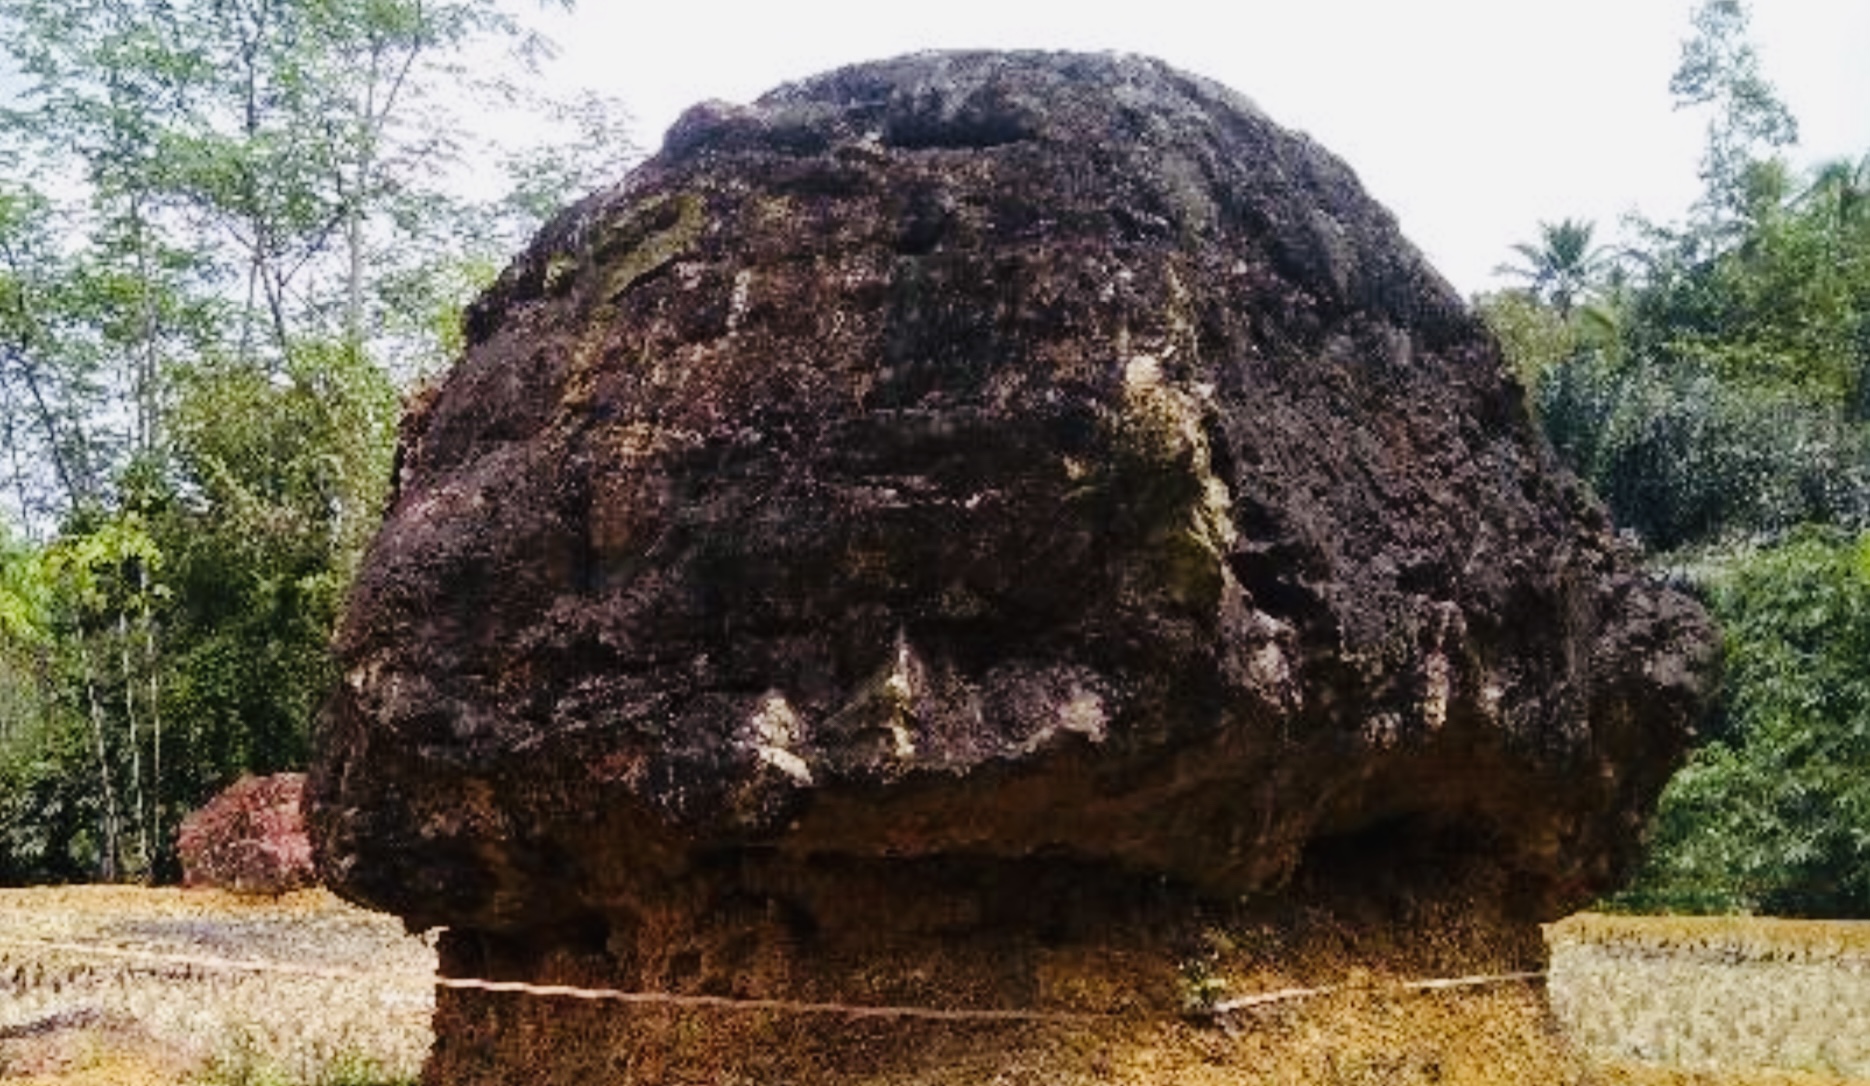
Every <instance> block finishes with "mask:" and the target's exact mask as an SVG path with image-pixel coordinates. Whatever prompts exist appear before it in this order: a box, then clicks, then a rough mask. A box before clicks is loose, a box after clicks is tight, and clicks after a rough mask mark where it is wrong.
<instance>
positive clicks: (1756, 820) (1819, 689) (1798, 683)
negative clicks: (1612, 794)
mask: <svg viewBox="0 0 1870 1086" xmlns="http://www.w3.org/2000/svg"><path fill="white" fill-rule="evenodd" d="M1703 583H1704V585H1705V587H1706V594H1707V598H1708V600H1709V602H1710V604H1711V605H1712V607H1713V609H1714V612H1715V614H1716V616H1717V617H1718V618H1719V619H1720V621H1721V624H1722V629H1723V631H1724V636H1725V642H1726V670H1727V699H1726V706H1725V711H1724V713H1723V716H1722V718H1721V720H1720V721H1719V722H1718V724H1717V728H1716V732H1715V735H1714V737H1713V740H1712V742H1709V743H1708V744H1706V745H1705V746H1703V747H1702V748H1701V749H1699V750H1698V751H1696V752H1695V755H1694V757H1693V759H1692V760H1691V762H1690V763H1689V765H1688V767H1687V768H1685V769H1684V770H1683V771H1682V772H1681V773H1679V774H1678V775H1677V776H1676V777H1675V779H1674V780H1672V781H1671V782H1670V784H1669V787H1668V790H1667V792H1666V793H1665V794H1664V796H1663V801H1662V807H1661V811H1660V813H1659V815H1658V818H1657V828H1656V837H1655V841H1654V843H1653V846H1652V849H1651V853H1650V857H1649V861H1648V865H1647V868H1646V869H1645V870H1644V872H1643V873H1642V876H1641V877H1640V879H1639V881H1638V883H1637V885H1636V886H1635V887H1634V888H1633V890H1632V891H1631V892H1630V893H1629V894H1627V895H1626V896H1625V899H1624V900H1625V902H1626V903H1627V904H1634V905H1662V906H1666V907H1671V908H1677V909H1689V910H1695V911H1721V912H1728V911H1739V912H1767V913H1776V914H1784V915H1800V916H1849V917H1870V772H1866V767H1870V666H1867V665H1866V661H1870V534H1861V535H1857V536H1854V537H1853V536H1846V535H1838V534H1836V533H1823V532H1811V533H1805V534H1801V535H1799V536H1798V537H1796V538H1794V539H1792V540H1790V541H1789V542H1787V543H1786V544H1784V545H1782V546H1779V547H1775V548H1773V549H1771V550H1768V551H1764V552H1760V553H1746V552H1741V553H1739V554H1736V555H1730V556H1726V557H1724V558H1722V559H1721V560H1719V561H1718V562H1715V563H1713V564H1712V565H1711V566H1710V567H1709V568H1707V569H1705V570H1704V571H1703Z"/></svg>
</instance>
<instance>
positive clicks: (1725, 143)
mask: <svg viewBox="0 0 1870 1086" xmlns="http://www.w3.org/2000/svg"><path fill="white" fill-rule="evenodd" d="M1691 22H1692V25H1693V33H1692V34H1691V35H1690V36H1689V38H1688V40H1687V41H1685V42H1683V43H1682V56H1681V61H1680V63H1679V64H1678V65H1677V67H1676V69H1675V74H1674V76H1673V77H1671V78H1670V80H1669V92H1670V93H1671V94H1673V95H1674V96H1675V104H1676V108H1678V109H1689V108H1698V107H1707V108H1709V109H1711V110H1712V116H1711V117H1710V119H1709V121H1708V130H1707V142H1706V145H1705V149H1704V150H1703V152H1702V158H1701V179H1702V182H1703V184H1704V185H1705V186H1706V195H1705V197H1704V199H1703V206H1704V207H1705V208H1707V209H1708V210H1709V211H1711V212H1713V213H1716V214H1720V213H1723V212H1731V211H1734V210H1737V209H1739V208H1741V207H1743V206H1744V204H1745V202H1746V198H1747V197H1746V192H1747V188H1748V179H1747V175H1748V173H1749V172H1750V171H1751V170H1753V169H1754V168H1755V166H1756V165H1757V163H1759V162H1760V161H1761V159H1762V157H1763V154H1769V153H1770V152H1771V151H1772V150H1774V149H1777V148H1782V147H1789V146H1791V145H1792V144H1795V143H1797V142H1798V139H1799V126H1798V121H1797V120H1796V119H1795V118H1794V117H1793V116H1792V112H1791V111H1790V110H1788V109H1787V108H1786V105H1785V103H1784V102H1783V101H1781V100H1780V98H1779V95H1778V92H1777V91H1775V90H1774V89H1773V85H1772V83H1771V82H1769V81H1768V80H1767V79H1766V77H1765V76H1764V75H1762V74H1761V72H1760V64H1759V56H1758V54H1757V53H1756V52H1755V50H1754V48H1753V44H1752V42H1751V41H1750V39H1749V38H1748V36H1747V32H1748V24H1749V22H1750V16H1749V14H1748V12H1747V7H1746V5H1745V4H1744V3H1742V2H1741V0H1702V2H1701V4H1700V5H1699V6H1698V7H1697V8H1696V9H1695V12H1694V15H1693V16H1692V19H1691Z"/></svg>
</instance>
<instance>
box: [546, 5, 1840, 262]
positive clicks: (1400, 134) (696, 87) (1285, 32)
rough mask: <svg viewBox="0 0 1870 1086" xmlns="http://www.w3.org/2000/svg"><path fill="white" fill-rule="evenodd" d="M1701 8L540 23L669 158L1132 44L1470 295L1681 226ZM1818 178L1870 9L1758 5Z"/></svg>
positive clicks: (572, 75) (788, 14) (682, 13)
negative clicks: (1378, 204) (955, 60)
mask: <svg viewBox="0 0 1870 1086" xmlns="http://www.w3.org/2000/svg"><path fill="white" fill-rule="evenodd" d="M1693 6H1694V4H1693V2H1692V0H1566V2H1562V3H1554V2H1552V0H1231V2H1228V0H1222V2H1213V0H1210V2H1206V3H1202V2H1196V0H1132V2H1130V3H1124V4H1112V3H1104V2H1102V0H1080V2H1077V3H1066V2H1053V0H908V2H900V3H899V2H891V0H863V2H854V0H764V2H759V0H657V2H654V3H645V4H635V3H624V2H622V0H582V2H581V3H580V4H579V5H578V10H577V11H576V12H575V13H573V14H571V15H569V16H563V15H553V16H550V17H545V18H543V19H542V22H543V25H544V28H545V29H546V30H547V32H548V33H550V34H551V35H552V36H553V37H554V38H556V39H557V40H558V41H559V43H560V45H561V46H562V48H563V53H562V55H561V56H560V57H559V58H558V59H557V60H556V61H555V62H553V63H552V65H551V67H550V72H551V77H552V80H553V82H554V83H555V84H556V85H558V86H560V87H561V88H575V87H590V88H594V89H599V90H603V91H605V92H608V93H612V94H615V95H617V96H619V97H621V98H622V99H623V100H624V102H625V103H626V104H627V105H628V106H629V107H630V109H631V111H632V112H633V113H634V114H635V116H636V118H637V120H638V126H639V127H638V132H639V140H640V142H642V143H643V144H644V145H645V147H646V148H648V149H651V150H653V149H654V148H655V147H656V146H657V145H658V144H659V143H660V142H661V137H662V133H663V131H664V130H665V129H666V128H667V127H668V125H669V124H670V122H672V121H673V120H674V119H675V117H676V116H677V115H678V114H679V113H680V112H681V111H682V110H683V109H684V108H686V107H687V106H689V105H691V104H693V103H695V102H698V101H702V100H704V99H708V98H720V99H726V100H728V101H735V102H745V101H750V100H751V99H753V98H755V97H758V96H759V95H760V94H761V93H762V92H763V91H765V90H767V89H769V88H771V87H773V86H775V85H777V84H779V83H782V82H785V81H788V80H793V79H798V78H801V77H804V76H807V75H811V74H813V73H815V72H819V71H823V70H826V69H829V68H833V67H837V66H839V65H842V64H848V63H853V62H856V61H861V60H870V59H875V58H879V57H886V56H893V55H896V54H899V53H906V52H913V51H916V50H920V49H938V48H940V49H946V48H1051V49H1087V50H1117V51H1122V52H1134V53H1146V54H1150V55H1154V56H1158V57H1161V58H1162V59H1164V60H1167V61H1169V62H1170V63H1172V64H1175V65H1177V66H1178V67H1182V68H1186V69H1188V70H1191V71H1194V72H1198V73H1201V74H1203V75H1207V76H1210V77H1212V78H1215V79H1218V80H1220V81H1221V82H1223V83H1226V84H1228V85H1230V86H1232V87H1234V88H1235V89H1236V90H1239V91H1242V92H1244V93H1245V94H1246V95H1247V96H1248V97H1250V98H1252V99H1253V100H1254V101H1256V102H1257V103H1258V104H1259V105H1260V107H1261V108H1262V109H1264V110H1265V111H1266V112H1267V113H1268V114H1269V115H1271V116H1272V118H1273V119H1274V120H1275V121H1278V122H1279V123H1280V124H1283V125H1285V126H1286V127H1289V128H1297V129H1300V130H1303V131H1305V132H1307V133H1309V134H1310V135H1311V136H1312V137H1313V138H1315V139H1317V140H1318V141H1319V142H1321V143H1323V144H1324V145H1325V146H1326V147H1328V148H1330V149H1331V150H1332V151H1334V152H1336V153H1337V154H1338V155H1339V156H1341V157H1342V158H1344V159H1345V160H1346V161H1348V162H1349V163H1350V165H1351V166H1352V168H1353V169H1355V170H1356V171H1357V173H1358V175H1359V176H1360V177H1361V178H1362V179H1363V182H1364V185H1365V187H1366V188H1368V189H1369V190H1370V192H1371V193H1372V194H1373V195H1374V196H1375V197H1376V198H1377V199H1378V200H1380V201H1382V202H1383V203H1384V204H1386V205H1387V206H1388V207H1389V208H1390V209H1391V210H1392V211H1394V212H1395V213H1396V215H1397V217H1398V218H1399V219H1400V220H1401V222H1402V226H1403V230H1404V232H1405V233H1406V234H1408V235H1409V237H1410V238H1411V240H1413V241H1414V242H1415V243H1416V244H1417V245H1419V246H1420V247H1422V249H1424V250H1425V251H1426V252H1427V253H1428V255H1429V257H1430V258H1431V260H1433V261H1434V262H1435V264H1436V265H1437V266H1438V267H1439V268H1440V269H1441V270H1442V272H1443V273H1444V274H1445V275H1447V277H1448V278H1449V279H1450V281H1452V282H1453V283H1454V284H1455V286H1456V287H1458V288H1459V289H1460V290H1461V291H1462V292H1463V293H1473V292H1475V291H1478V290H1482V289H1486V288H1488V287H1490V286H1494V285H1497V283H1496V282H1495V280H1494V279H1493V277H1492V274H1491V272H1492V269H1493V268H1494V266H1495V265H1497V264H1499V263H1500V262H1501V261H1502V260H1504V259H1506V258H1507V257H1508V256H1509V255H1510V254H1509V253H1508V251H1507V247H1508V246H1509V245H1510V244H1512V243H1513V242H1515V241H1521V240H1526V239H1529V238H1532V237H1533V236H1535V234H1536V230H1537V225H1536V224H1537V223H1538V222H1539V221H1540V220H1542V219H1544V220H1557V219H1559V218H1562V217H1565V216H1574V217H1584V218H1590V219H1594V220H1596V221H1597V223H1598V229H1599V236H1600V238H1603V239H1604V240H1610V239H1611V238H1612V237H1613V236H1614V234H1615V232H1616V225H1617V222H1618V220H1619V219H1620V218H1621V216H1622V215H1623V214H1624V213H1625V212H1627V211H1631V210H1637V211H1640V212H1642V213H1643V214H1645V215H1647V216H1649V217H1651V218H1658V219H1664V220H1668V219H1676V218H1679V217H1680V216H1681V215H1682V214H1683V213H1684V212H1685V210H1686V208H1687V205H1688V203H1689V202H1690V201H1691V200H1692V199H1693V198H1694V195H1695V193H1696V192H1697V190H1698V189H1697V181H1696V178H1695V167H1696V161H1697V159H1698V157H1699V154H1700V147H1701V139H1702V131H1703V126H1704V124H1705V118H1704V117H1703V116H1701V115H1699V114H1689V113H1677V112H1675V111H1673V109H1672V108H1671V106H1672V103H1671V102H1670V98H1669V93H1668V82H1669V76H1670V74H1671V73H1672V72H1673V71H1674V70H1675V66H1676V62H1677V60H1678V58H1679V55H1680V50H1681V42H1682V39H1683V38H1684V37H1685V36H1686V35H1687V33H1688V16H1689V13H1690V11H1691V10H1692V8H1693ZM1752 11H1753V35H1752V36H1753V41H1754V43H1755V44H1756V45H1757V47H1758V48H1759V52H1760V57H1761V61H1762V65H1763V69H1764V71H1765V74H1766V75H1767V77H1768V78H1769V79H1771V80H1772V81H1773V83H1774V84H1775V85H1776V86H1777V88H1778V89H1779V92H1780V95H1781V97H1783V98H1784V99H1785V100H1786V102H1787V104H1788V105H1789V106H1790V107H1791V109H1792V111H1793V113H1794V114H1795V115H1796V116H1797V117H1798V119H1799V123H1800V126H1801V130H1802V135H1803V140H1802V143H1801V146H1800V147H1798V148H1797V149H1796V150H1795V151H1794V153H1793V158H1794V159H1795V161H1797V162H1798V163H1800V164H1801V165H1803V164H1807V163H1809V162H1812V161H1816V160H1818V159H1822V158H1827V157H1834V156H1838V155H1845V154H1849V155H1851V156H1852V157H1858V156H1861V155H1863V154H1864V153H1866V152H1870V0H1754V2H1753V4H1752Z"/></svg>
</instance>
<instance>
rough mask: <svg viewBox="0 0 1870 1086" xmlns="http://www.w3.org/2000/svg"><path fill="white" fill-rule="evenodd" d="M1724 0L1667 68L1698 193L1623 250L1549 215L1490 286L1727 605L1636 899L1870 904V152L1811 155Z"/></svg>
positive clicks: (1628, 898) (1636, 501)
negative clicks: (1717, 680)
mask: <svg viewBox="0 0 1870 1086" xmlns="http://www.w3.org/2000/svg"><path fill="white" fill-rule="evenodd" d="M1745 31H1746V12H1745V9H1744V8H1743V7H1742V6H1741V5H1740V4H1739V3H1738V2H1736V0H1704V2H1703V3H1702V4H1701V5H1700V7H1699V8H1698V9H1697V11H1696V14H1695V18H1694V22H1693V30H1692V34H1691V37H1690V39H1689V41H1688V42H1687V43H1686V45H1685V47H1684V49H1683V55H1682V64H1681V67H1680V68H1679V69H1678V71H1677V72H1676V75H1675V79H1674V81H1673V82H1672V83H1671V89H1672V90H1673V91H1674V92H1675V94H1676V95H1677V99H1678V103H1679V104H1681V105H1684V106H1690V107H1704V108H1708V109H1710V110H1711V113H1712V116H1711V119H1710V123H1709V126H1708V146H1707V152H1706V154H1705V155H1704V157H1703V159H1702V178H1703V181H1704V183H1705V186H1706V187H1705V193H1704V196H1703V198H1702V200H1701V202H1700V203H1699V205H1698V206H1697V208H1696V212H1695V215H1694V217H1693V219H1692V220H1691V221H1690V222H1689V223H1688V224H1686V225H1683V226H1679V227H1661V226H1657V225H1654V224H1639V230H1638V234H1639V236H1638V238H1637V239H1636V241H1635V243H1634V244H1632V245H1630V246H1628V247H1627V248H1626V249H1625V250H1624V251H1623V252H1622V253H1620V254H1619V256H1618V258H1617V259H1616V260H1614V261H1611V260H1606V259H1603V258H1601V257H1595V258H1594V256H1593V254H1594V253H1595V252H1596V251H1595V250H1593V249H1591V247H1590V239H1591V231H1590V229H1589V226H1588V224H1577V223H1572V222H1570V221H1569V220H1567V221H1566V222H1564V223H1561V224H1559V226H1557V227H1554V226H1542V227H1541V233H1542V238H1541V240H1540V242H1539V243H1535V244H1528V245H1523V246H1520V247H1518V249H1517V251H1518V252H1519V254H1520V256H1521V257H1522V262H1521V263H1520V264H1519V265H1517V266H1514V267H1510V268H1506V269H1503V270H1504V271H1506V272H1508V273H1510V274H1515V275H1517V276H1519V277H1520V278H1521V279H1522V280H1523V281H1524V282H1525V284H1526V288H1525V289H1523V290H1515V291H1510V292H1507V293H1503V294H1500V295H1495V296H1492V297H1489V298H1483V299H1482V300H1481V305H1482V311H1483V313H1484V315H1485V316H1486V317H1487V319H1488V320H1489V322H1490V324H1491V325H1492V326H1493V328H1494V330H1495V331H1496V333H1498V334H1499V336H1500V338H1501V340H1502V343H1503V344H1504V345H1505V347H1506V350H1507V353H1508V355H1509V357H1510V358H1511V359H1512V361H1513V363H1514V365H1515V368H1516V369H1517V371H1518V372H1519V374H1520V376H1521V378H1522V379H1523V380H1524V381H1525V383H1526V384H1527V386H1528V389H1529V392H1530V396H1531V400H1532V403H1533V406H1534V408H1535V410H1536V411H1537V413H1538V415H1539V418H1540V420H1541V422H1542V423H1543V425H1544V428H1545V430H1546V433H1547V435H1548V436H1549V437H1550V438H1551V440H1552V442H1553V445H1554V446H1555V447H1556V448H1557V449H1558V451H1559V453H1560V455H1561V456H1562V457H1563V458H1564V459H1565V460H1566V461H1567V462H1568V463H1569V464H1570V466H1571V467H1572V468H1573V469H1574V470H1575V471H1577V472H1578V473H1579V474H1580V475H1581V476H1583V477H1584V478H1585V479H1587V480H1589V481H1590V483H1591V484H1592V485H1593V486H1594V487H1595V488H1596V490H1597V492H1598V493H1599V495H1601V496H1602V497H1603V498H1604V500H1605V501H1606V502H1607V504H1609V506H1610V508H1611V512H1612V514H1613V517H1614V518H1615V520H1616V522H1617V524H1618V525H1619V527H1621V528H1622V529H1624V530H1627V531H1630V532H1633V533H1635V534H1636V535H1637V536H1639V537H1640V538H1641V539H1642V540H1643V542H1644V543H1646V544H1647V545H1648V546H1649V547H1650V548H1651V549H1652V551H1653V552H1655V553H1656V554H1657V556H1658V557H1657V559H1656V561H1657V564H1658V565H1659V566H1662V567H1666V568H1669V569H1671V570H1672V571H1673V572H1674V573H1675V574H1677V575H1679V576H1682V577H1683V578H1684V579H1685V581H1686V583H1688V584H1689V585H1690V586H1691V587H1693V588H1694V589H1695V590H1696V591H1697V592H1699V593H1700V594H1701V595H1702V596H1703V598H1704V599H1705V601H1706V602H1707V603H1708V604H1709V606H1710V608H1711V609H1712V610H1713V612H1714V613H1715V615H1716V617H1717V618H1718V619H1719V620H1720V621H1721V623H1722V624H1723V628H1724V630H1725V645H1726V672H1727V674H1726V692H1725V696H1724V702H1723V705H1722V708H1721V711H1720V715H1719V719H1718V720H1717V721H1716V722H1714V725H1713V727H1712V728H1711V729H1709V741H1708V742H1706V743H1705V744H1704V745H1703V746H1701V747H1700V749H1699V750H1697V751H1696V753H1695V754H1694V756H1693V757H1692V759H1691V761H1690V763H1689V765H1688V766H1687V767H1686V768H1684V769H1683V770H1682V771H1681V773H1680V774H1679V775H1678V776H1677V777H1676V778H1675V779H1674V781H1673V782H1672V783H1671V784H1670V786H1669V789H1668V791H1667V792H1666V793H1665V795H1664V797H1663V802H1662V807H1661V810H1660V812H1659V815H1658V818H1657V823H1656V829H1655V837H1654V841H1653V846H1652V851H1651V853H1650V857H1649V861H1648V863H1647V866H1646V867H1645V869H1644V870H1643V872H1642V874H1641V875H1640V877H1639V879H1638V880H1637V883H1636V885H1635V886H1634V887H1632V888H1631V889H1630V890H1629V891H1628V893H1627V894H1625V895H1624V897H1623V898H1622V899H1621V901H1622V903H1623V904H1625V905H1632V906H1641V907H1664V908H1671V909H1682V910H1743V911H1756V910H1757V911H1771V912H1788V913H1798V914H1806V915H1847V916H1870V534H1865V533H1864V529H1865V528H1866V526H1870V156H1867V157H1866V158H1864V159H1863V160H1862V161H1860V162H1850V161H1839V162H1832V163H1827V164H1823V165H1821V166H1819V167H1817V168H1816V169H1814V170H1811V171H1809V172H1807V173H1804V174H1803V175H1801V174H1800V173H1799V172H1798V171H1795V170H1793V169H1792V168H1791V167H1789V166H1788V165H1787V164H1786V163H1785V161H1784V160H1783V159H1781V158H1779V157H1776V156H1777V152H1778V149H1780V148H1782V147H1784V146H1786V145H1788V144H1789V143H1791V142H1792V141H1793V139H1794V138H1795V137H1796V131H1797V126H1796V124H1795V123H1794V121H1793V118H1792V117H1791V115H1790V113H1789V112H1787V111H1786V109H1785V107H1784V106H1783V104H1781V103H1780V102H1779V101H1778V99H1777V98H1776V97H1775V95H1774V93H1773V91H1772V88H1771V85H1770V84H1769V83H1768V82H1767V81H1766V80H1765V78H1764V77H1763V76H1762V75H1761V73H1760V72H1759V70H1758V65H1757V61H1756V58H1755V56H1754V54H1753V51H1752V49H1751V48H1750V46H1748V44H1747V42H1746V39H1745Z"/></svg>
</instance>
